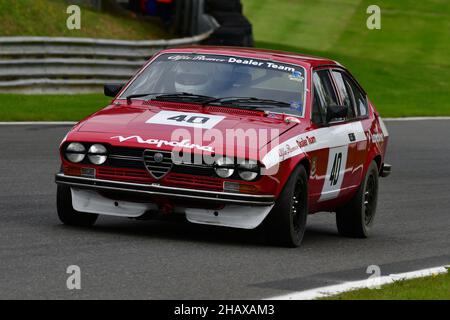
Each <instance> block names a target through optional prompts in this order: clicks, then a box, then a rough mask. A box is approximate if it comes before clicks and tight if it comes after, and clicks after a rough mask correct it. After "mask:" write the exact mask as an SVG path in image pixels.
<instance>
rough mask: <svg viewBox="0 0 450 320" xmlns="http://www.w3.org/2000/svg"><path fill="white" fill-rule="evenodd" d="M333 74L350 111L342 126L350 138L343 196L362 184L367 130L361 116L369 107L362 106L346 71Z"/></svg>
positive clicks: (342, 100) (340, 70)
mask: <svg viewBox="0 0 450 320" xmlns="http://www.w3.org/2000/svg"><path fill="white" fill-rule="evenodd" d="M331 74H332V76H333V80H334V83H335V86H336V88H337V91H338V95H339V98H340V104H341V105H343V106H346V107H347V109H348V115H347V118H346V119H345V121H344V122H343V123H342V124H341V125H342V126H343V127H344V128H345V134H346V135H347V138H348V141H347V159H346V160H347V164H346V168H345V174H344V176H343V180H342V184H341V195H345V194H346V193H349V192H352V191H353V190H354V189H356V188H357V187H358V186H359V184H360V182H361V175H362V172H363V165H364V160H365V158H366V152H367V136H366V129H367V128H365V127H364V124H363V122H362V118H363V117H364V116H361V115H362V114H365V115H367V105H363V104H360V102H361V101H360V99H359V98H360V97H359V95H358V91H356V87H357V85H356V83H355V82H354V81H353V80H352V78H351V76H350V75H349V74H348V73H347V72H346V71H345V70H344V69H341V68H334V69H332V70H331ZM357 101H358V102H357ZM357 103H359V104H357Z"/></svg>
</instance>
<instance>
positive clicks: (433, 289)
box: [325, 272, 450, 300]
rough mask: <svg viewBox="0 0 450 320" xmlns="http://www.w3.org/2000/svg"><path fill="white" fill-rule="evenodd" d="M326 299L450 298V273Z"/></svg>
mask: <svg viewBox="0 0 450 320" xmlns="http://www.w3.org/2000/svg"><path fill="white" fill-rule="evenodd" d="M325 299H326V300H450V273H449V272H447V273H444V274H440V275H436V276H431V277H426V278H419V279H413V280H405V281H397V282H395V283H392V284H388V285H385V286H382V287H381V288H380V289H361V290H355V291H349V292H346V293H342V294H339V295H336V296H332V297H328V298H325Z"/></svg>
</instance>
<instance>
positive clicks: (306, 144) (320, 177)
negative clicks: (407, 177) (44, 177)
mask: <svg viewBox="0 0 450 320" xmlns="http://www.w3.org/2000/svg"><path fill="white" fill-rule="evenodd" d="M105 94H106V95H107V96H111V97H114V100H113V101H112V103H111V104H110V105H109V106H107V107H106V108H104V109H102V110H100V111H98V112H97V113H95V114H93V115H91V116H89V117H88V118H86V119H84V120H82V121H81V122H79V123H78V124H77V125H75V126H74V127H73V128H72V130H71V131H70V132H69V133H68V134H67V136H66V137H65V138H64V140H63V141H62V143H61V145H60V154H61V161H62V166H61V172H60V173H58V174H57V175H56V183H57V184H58V195H57V207H58V215H59V218H60V220H61V221H62V222H63V223H65V224H69V225H78V226H90V225H93V224H94V223H95V221H96V219H97V217H98V215H110V216H119V217H127V218H136V219H154V218H169V217H177V216H178V217H180V216H181V217H185V218H186V219H187V220H188V221H190V222H192V223H199V224H208V225H216V226H225V227H234V228H244V229H254V228H257V227H259V226H261V227H262V228H263V229H264V231H265V232H266V234H267V238H268V240H270V242H272V243H276V244H279V245H284V246H294V247H295V246H298V245H300V243H301V241H302V238H303V235H304V232H305V226H306V218H307V215H308V214H312V213H316V212H319V211H329V212H336V222H337V228H338V231H339V233H340V234H342V235H345V236H350V237H360V238H363V237H367V236H368V234H369V231H370V229H371V227H372V225H373V222H374V216H375V212H376V207H377V195H378V185H379V184H378V179H379V177H380V176H381V177H385V176H388V175H389V173H390V171H391V167H390V165H388V164H386V163H385V162H384V158H385V153H386V146H387V142H388V132H387V130H386V127H385V126H384V124H383V121H382V120H381V118H380V116H379V114H378V113H377V111H376V110H375V107H374V106H373V105H372V103H371V102H370V101H369V99H368V98H367V95H366V93H365V91H364V89H363V88H362V87H361V86H360V85H359V84H358V82H357V81H356V80H355V78H354V77H353V76H352V75H351V74H350V72H349V71H348V70H347V69H345V68H344V67H343V66H342V65H340V64H339V63H337V62H335V61H332V60H328V59H324V58H318V57H310V56H304V55H299V54H295V53H286V52H278V51H269V50H258V49H244V48H231V47H230V48H226V47H190V48H177V49H169V50H163V51H161V52H159V53H158V54H156V55H155V56H153V57H152V58H151V59H150V61H149V62H148V63H146V65H145V66H144V67H143V68H142V69H141V70H140V71H139V72H138V73H137V74H136V75H135V76H134V77H133V78H132V79H131V81H129V82H128V83H127V84H126V85H121V84H115V85H114V84H113V85H106V86H105Z"/></svg>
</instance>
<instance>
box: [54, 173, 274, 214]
mask: <svg viewBox="0 0 450 320" xmlns="http://www.w3.org/2000/svg"><path fill="white" fill-rule="evenodd" d="M55 182H56V183H57V184H62V185H67V186H70V187H74V188H78V189H88V190H97V191H102V190H110V191H121V192H125V193H135V194H148V195H149V196H153V197H167V198H171V199H178V200H198V201H205V202H211V203H224V204H239V205H247V206H270V205H273V204H274V203H275V198H274V196H271V195H253V194H242V193H231V192H217V191H205V190H196V189H188V188H176V187H166V186H161V185H158V184H141V183H131V182H121V181H113V180H103V179H94V178H85V177H78V176H68V175H65V174H63V173H58V174H56V176H55Z"/></svg>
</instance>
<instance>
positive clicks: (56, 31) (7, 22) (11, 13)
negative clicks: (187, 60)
mask: <svg viewBox="0 0 450 320" xmlns="http://www.w3.org/2000/svg"><path fill="white" fill-rule="evenodd" d="M69 3H70V1H65V0H13V1H11V0H0V36H51V37H93V38H106V39H129V40H133V39H135V40H152V39H163V38H170V37H171V36H170V35H169V33H168V32H167V31H165V30H164V28H163V26H162V25H161V23H159V21H153V20H152V22H148V21H144V20H142V19H137V18H135V17H133V16H132V15H131V14H130V15H120V16H117V15H112V14H109V13H104V12H98V11H95V10H92V9H90V8H85V7H82V9H81V30H69V29H67V27H66V20H67V18H68V17H69V15H68V14H67V13H66V9H67V7H68V5H69Z"/></svg>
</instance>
